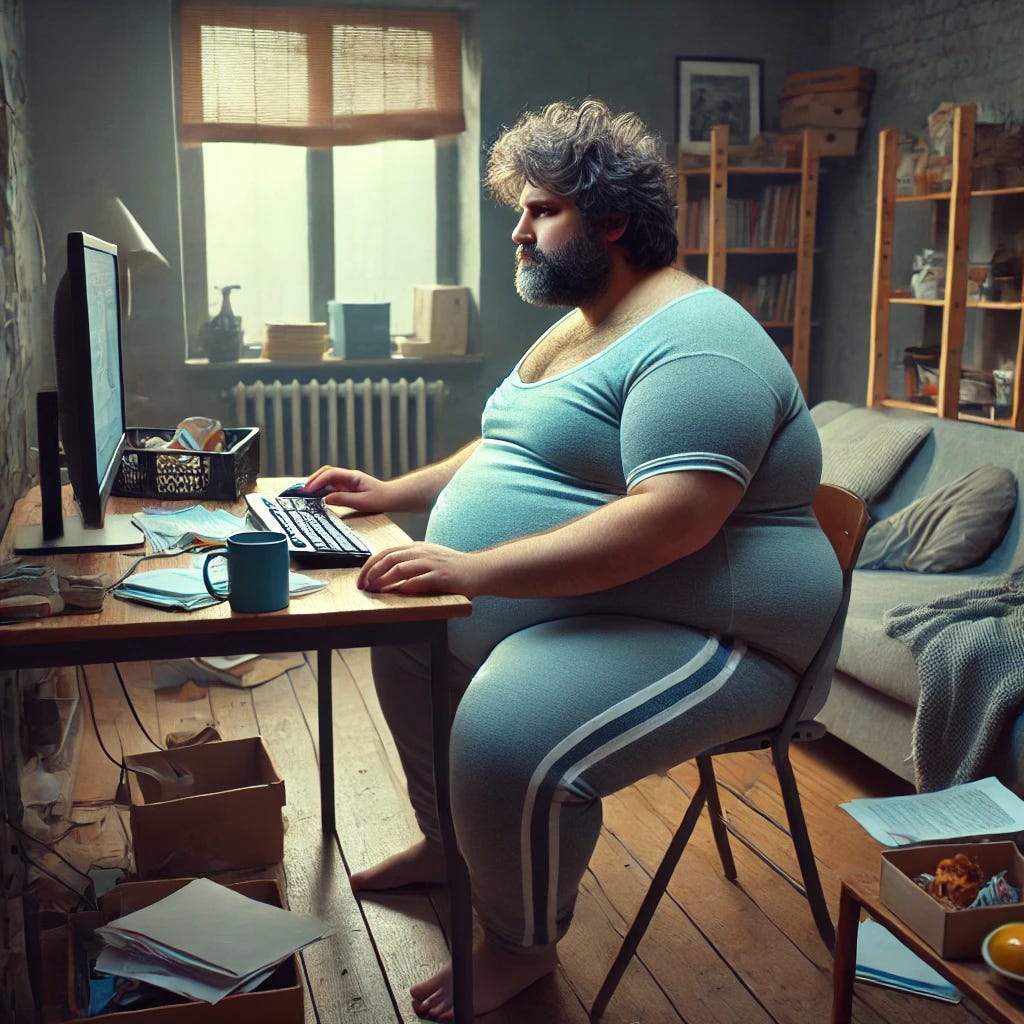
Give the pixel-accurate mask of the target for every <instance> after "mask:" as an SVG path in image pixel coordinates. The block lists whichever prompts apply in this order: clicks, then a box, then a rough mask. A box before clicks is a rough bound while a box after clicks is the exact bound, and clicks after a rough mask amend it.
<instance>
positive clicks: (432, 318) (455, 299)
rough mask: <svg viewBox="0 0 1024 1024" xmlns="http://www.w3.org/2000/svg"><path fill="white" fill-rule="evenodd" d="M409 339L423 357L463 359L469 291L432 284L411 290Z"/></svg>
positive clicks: (466, 333) (467, 326)
mask: <svg viewBox="0 0 1024 1024" xmlns="http://www.w3.org/2000/svg"><path fill="white" fill-rule="evenodd" d="M412 298H413V335H414V336H413V338H411V339H410V341H415V342H419V343H421V344H425V345H426V346H427V347H426V348H424V349H420V350H419V351H420V352H421V353H422V354H424V355H448V356H464V355H465V354H466V343H467V341H468V338H469V289H468V288H464V287H461V286H459V285H446V284H432V285H418V286H416V287H415V288H413V294H412Z"/></svg>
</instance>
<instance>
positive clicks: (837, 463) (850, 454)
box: [821, 422, 932, 504]
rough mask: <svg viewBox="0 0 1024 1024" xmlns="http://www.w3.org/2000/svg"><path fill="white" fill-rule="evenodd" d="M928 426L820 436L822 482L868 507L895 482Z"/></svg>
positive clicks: (897, 426)
mask: <svg viewBox="0 0 1024 1024" xmlns="http://www.w3.org/2000/svg"><path fill="white" fill-rule="evenodd" d="M931 429H932V428H931V424H929V423H897V422H890V423H880V424H878V426H876V427H873V428H872V429H870V430H868V431H866V432H865V433H863V434H861V435H860V436H859V437H854V438H850V439H848V440H842V441H838V440H837V441H832V440H829V439H828V438H827V436H823V437H822V450H821V482H822V483H823V484H837V485H838V486H839V487H845V488H846V489H847V490H848V491H853V493H854V494H857V495H860V497H861V498H863V499H864V500H865V501H866V502H868V503H869V504H870V503H871V502H872V501H874V500H875V499H876V498H877V497H878V496H879V495H881V494H883V493H884V492H885V490H886V489H887V488H888V486H889V485H890V484H891V483H892V481H893V480H895V479H896V477H897V475H898V474H899V472H900V470H901V469H902V468H903V465H904V463H905V462H906V461H907V459H909V458H910V456H911V455H913V454H914V452H915V451H917V449H918V447H919V445H920V444H921V442H922V441H923V440H924V439H925V438H926V437H927V436H928V434H929V433H930V432H931Z"/></svg>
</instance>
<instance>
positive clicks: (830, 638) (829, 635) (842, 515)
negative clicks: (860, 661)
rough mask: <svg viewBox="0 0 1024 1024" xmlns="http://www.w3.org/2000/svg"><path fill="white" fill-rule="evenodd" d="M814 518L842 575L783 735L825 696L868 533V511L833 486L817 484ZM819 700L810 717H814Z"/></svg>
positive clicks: (859, 501)
mask: <svg viewBox="0 0 1024 1024" xmlns="http://www.w3.org/2000/svg"><path fill="white" fill-rule="evenodd" d="M814 514H815V516H816V517H817V519H818V525H819V526H820V527H821V530H822V533H824V534H825V536H826V537H828V539H829V543H831V545H832V549H833V550H834V551H835V553H836V558H837V559H838V561H839V568H840V569H842V571H843V590H842V597H841V599H840V601H839V607H838V608H837V609H836V613H835V615H834V616H833V617H832V622H831V623H830V624H829V627H828V631H827V632H826V633H825V636H824V638H823V639H822V641H821V646H820V647H819V648H818V651H817V653H816V654H815V655H814V657H813V658H812V659H811V663H810V664H809V665H808V666H807V668H806V669H805V670H804V674H803V676H802V677H801V678H800V682H799V683H798V684H797V688H796V692H795V693H794V694H793V699H792V700H791V701H790V704H789V709H788V710H787V711H786V717H785V718H784V719H783V721H782V725H781V726H780V727H779V730H778V731H779V732H781V733H782V734H783V735H791V734H792V733H793V732H794V731H795V730H796V727H797V725H798V724H799V722H800V720H801V719H802V718H803V717H804V714H805V712H806V709H807V706H808V703H809V702H810V700H811V698H812V696H814V695H815V694H818V695H821V693H822V690H824V692H825V694H827V692H828V689H827V687H828V686H829V685H830V683H831V680H832V670H833V669H834V668H835V663H836V660H837V658H838V657H839V644H840V641H841V638H842V632H843V625H844V623H845V622H846V610H847V608H848V607H849V605H850V585H851V581H852V578H853V568H854V566H855V565H856V564H857V556H858V555H859V554H860V547H861V544H862V543H863V542H864V534H865V533H867V529H868V510H867V506H866V505H865V504H864V501H863V499H862V498H860V497H859V496H858V495H856V494H854V493H853V492H852V491H848V490H846V488H845V487H837V486H836V485H835V484H821V485H820V486H819V487H818V493H817V494H816V495H815V498H814ZM823 703H824V700H823V699H822V700H821V701H820V703H818V704H817V706H816V707H814V708H813V711H812V714H816V713H817V712H818V711H819V710H820V708H821V704H823Z"/></svg>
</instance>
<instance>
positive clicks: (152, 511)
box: [132, 505, 247, 551]
mask: <svg viewBox="0 0 1024 1024" xmlns="http://www.w3.org/2000/svg"><path fill="white" fill-rule="evenodd" d="M132 522H133V523H134V524H135V525H136V526H137V527H138V528H139V529H140V530H142V532H143V533H144V534H145V535H146V540H148V541H149V546H150V547H151V548H152V550H153V551H167V550H168V549H169V548H176V547H183V546H187V545H189V544H192V543H193V542H194V541H195V540H196V539H199V540H204V541H223V540H227V538H228V537H230V536H232V534H235V533H243V532H245V530H246V529H247V519H246V517H245V516H236V515H232V514H231V513H230V512H228V511H227V510H226V509H222V508H217V509H209V508H204V507H203V506H202V505H188V506H186V507H185V508H175V509H160V508H147V509H143V510H142V511H141V512H136V513H135V515H133V516H132Z"/></svg>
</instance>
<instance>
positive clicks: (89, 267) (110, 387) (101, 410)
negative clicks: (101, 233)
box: [83, 245, 125, 494]
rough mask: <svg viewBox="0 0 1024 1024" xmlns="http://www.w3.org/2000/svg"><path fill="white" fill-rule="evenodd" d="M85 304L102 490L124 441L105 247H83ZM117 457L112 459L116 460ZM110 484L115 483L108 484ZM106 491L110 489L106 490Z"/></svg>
mask: <svg viewBox="0 0 1024 1024" xmlns="http://www.w3.org/2000/svg"><path fill="white" fill-rule="evenodd" d="M83 258H84V270H85V300H86V309H87V313H88V317H87V319H88V324H89V354H90V362H91V363H92V422H93V432H94V434H95V447H94V451H93V455H94V457H95V460H96V480H97V481H98V482H99V483H100V485H101V487H102V485H103V484H104V483H105V482H106V478H107V477H108V476H110V474H111V471H112V470H113V472H114V475H115V476H116V471H117V467H118V466H119V465H120V457H121V446H122V445H123V442H124V427H125V423H124V393H123V389H122V385H121V379H122V377H121V345H120V337H119V335H120V331H119V327H118V305H117V304H118V297H117V259H116V257H115V256H114V254H113V253H112V252H108V251H106V250H105V249H101V248H94V247H92V246H90V245H85V246H83ZM115 457H116V458H115ZM110 484H111V485H113V479H111V480H110ZM106 490H107V493H108V494H109V493H110V490H109V487H108V488H106Z"/></svg>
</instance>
